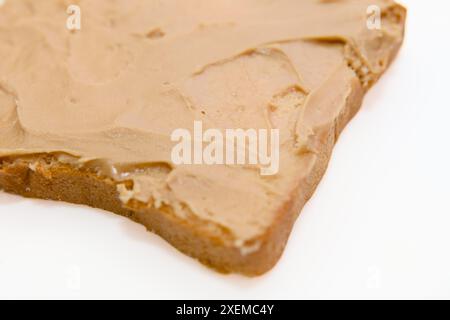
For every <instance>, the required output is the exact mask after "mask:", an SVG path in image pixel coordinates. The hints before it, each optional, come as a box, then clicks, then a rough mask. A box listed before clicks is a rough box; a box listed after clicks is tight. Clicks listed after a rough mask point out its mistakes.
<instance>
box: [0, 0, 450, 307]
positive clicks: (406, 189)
mask: <svg viewBox="0 0 450 320" xmlns="http://www.w3.org/2000/svg"><path fill="white" fill-rule="evenodd" d="M403 3H404V4H406V5H407V7H408V9H409V16H408V26H407V35H406V41H405V44H404V47H403V49H402V51H401V52H400V54H399V56H398V58H397V60H396V61H395V63H394V64H393V65H392V67H391V69H390V70H389V71H388V72H387V74H386V75H385V76H384V77H383V78H382V79H381V81H380V82H379V83H378V84H377V85H376V86H375V87H374V88H373V89H372V90H371V91H370V92H369V94H368V95H367V97H366V99H365V103H364V105H363V108H362V110H361V112H360V113H359V114H358V115H357V116H356V118H355V119H354V120H353V121H352V122H351V123H350V124H349V126H348V127H347V128H346V130H345V131H344V133H343V135H342V137H341V139H340V140H339V142H338V144H337V146H336V148H335V151H334V154H333V157H332V159H331V163H330V167H329V170H328V172H327V174H326V176H325V178H324V179H323V181H322V182H321V184H320V186H319V188H318V189H317V192H316V193H315V195H314V197H313V198H312V199H311V201H310V202H309V203H308V204H307V205H306V207H305V208H304V210H303V213H302V214H301V216H300V218H299V219H298V221H297V223H296V225H295V227H294V229H293V232H292V235H291V237H290V240H289V243H288V245H287V248H286V251H285V253H284V255H283V257H282V259H281V261H280V262H279V263H278V265H277V266H276V267H275V269H274V270H273V271H271V272H270V273H268V274H266V275H265V276H263V277H259V278H253V279H248V278H245V277H241V276H236V275H231V276H230V275H229V276H224V275H220V274H217V273H215V272H213V271H210V270H209V269H207V268H205V267H203V266H202V265H200V264H199V263H197V262H196V261H195V260H193V259H191V258H188V257H186V256H184V255H183V254H180V253H178V251H176V250H175V249H174V248H172V247H171V246H170V245H168V244H166V243H165V242H164V241H163V240H161V239H160V238H158V237H157V236H155V235H153V234H151V233H148V232H146V231H145V230H144V227H142V226H140V225H137V224H134V223H132V222H130V221H128V220H127V219H125V218H121V217H118V216H115V215H112V214H110V213H107V212H104V211H101V210H94V209H91V208H87V207H82V206H74V205H68V204H61V203H54V202H45V201H38V200H26V199H23V198H20V197H17V196H12V195H7V194H4V193H1V192H0V298H161V299H164V298H174V299H175V298H178V299H197V298H203V299H205V298H206V299H214V298H220V299H227V298H231V299H247V298H248V299H260V298H268V299H271V298H274V299H277V298H287V299H290V298H450V188H449V182H450V170H449V165H450V151H449V148H450V143H449V138H450V103H449V99H450V95H449V93H450V88H449V83H450V82H449V80H448V77H449V73H450V68H449V59H450V46H449V43H448V39H449V38H450V37H449V34H448V32H449V31H450V20H449V19H450V16H449V12H450V5H449V1H444V0H434V1H431V0H427V1H423V0H410V1H407V0H404V1H403Z"/></svg>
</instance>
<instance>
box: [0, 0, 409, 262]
mask: <svg viewBox="0 0 450 320" xmlns="http://www.w3.org/2000/svg"><path fill="white" fill-rule="evenodd" d="M72 3H75V4H77V5H79V6H80V8H81V13H82V25H81V30H77V31H70V30H68V29H66V20H67V18H68V14H67V13H66V9H67V7H68V6H69V5H70V4H72ZM369 5H378V6H379V7H380V8H381V11H382V13H383V14H382V28H381V29H380V30H369V29H368V27H367V23H366V22H367V8H368V6H369ZM402 13H403V11H402V8H401V7H399V6H398V5H396V4H395V3H394V2H393V1H390V0H386V1H383V0H341V1H339V0H335V1H331V0H329V1H325V0H322V1H319V0H232V1H230V0H214V1H211V0H189V1H187V0H165V1H156V0H155V1H144V0H114V1H113V0H95V1H86V0H85V1H83V0H78V1H75V0H73V1H63V0H46V1H33V0H7V1H6V3H5V4H4V5H3V6H1V7H0V137H1V138H0V156H1V157H12V158H14V157H17V156H24V155H31V154H39V153H52V154H55V156H57V157H58V160H59V161H61V162H68V163H71V164H73V165H74V166H78V167H83V168H84V167H85V168H89V169H92V170H96V171H97V172H98V173H99V174H102V175H106V176H110V177H112V178H114V179H115V180H117V181H132V182H133V183H132V187H130V186H129V184H128V185H127V186H126V185H125V183H123V184H121V183H119V184H118V187H117V188H118V191H119V193H120V199H121V200H122V201H123V202H124V203H125V204H126V203H127V202H128V201H129V200H131V199H135V200H139V201H141V202H144V203H148V204H149V206H154V207H156V208H159V207H161V206H168V207H170V208H172V209H173V211H174V212H175V213H176V214H177V215H179V216H181V217H185V218H186V219H189V218H190V217H191V216H192V215H195V216H196V218H198V219H200V220H202V221H205V222H207V223H212V224H214V225H218V226H220V227H221V228H224V229H225V230H227V231H228V232H229V233H230V234H231V235H232V237H233V238H234V239H235V244H236V246H241V247H243V251H242V252H243V253H244V254H247V253H249V252H251V251H252V250H257V243H256V244H255V243H253V244H252V245H248V246H245V244H246V243H247V242H249V241H250V240H253V239H255V238H257V237H258V235H260V234H261V233H262V232H264V231H265V230H266V229H267V228H268V227H269V226H270V225H271V223H272V221H273V219H274V215H275V213H276V212H277V211H278V210H279V209H280V208H282V207H283V204H284V203H285V202H286V201H287V200H288V197H289V195H290V194H291V191H292V190H294V189H295V188H296V187H297V185H298V182H299V181H301V180H302V179H303V178H304V177H306V176H307V175H308V173H309V170H310V169H311V168H312V166H313V164H314V161H315V160H316V153H315V150H316V149H317V148H319V145H320V143H321V140H320V135H319V134H318V133H320V131H321V129H323V128H327V127H329V126H332V125H333V122H334V121H335V119H336V117H337V115H338V114H339V112H340V110H341V108H342V107H343V106H344V105H345V102H346V99H348V97H349V95H351V94H352V91H353V90H354V89H355V88H356V87H360V88H363V89H367V88H368V87H369V86H370V85H371V84H372V83H373V82H374V81H375V80H376V79H377V77H378V76H379V75H380V74H381V73H382V72H383V71H384V69H385V68H386V67H387V63H388V61H389V58H390V57H389V54H390V53H391V51H392V50H391V49H392V47H394V46H398V44H399V42H401V40H402V26H400V24H399V23H398V22H399V20H400V17H401V14H402ZM195 120H198V121H200V120H201V121H202V122H203V126H204V127H205V129H206V128H220V129H232V128H242V129H248V128H253V129H259V128H261V129H270V128H279V129H280V130H281V140H280V143H281V150H280V171H279V173H278V174H277V175H275V176H268V177H264V176H261V175H260V174H259V170H258V168H254V167H247V166H227V165H214V166H208V165H184V166H175V165H174V164H173V163H172V162H171V158H170V155H171V149H172V147H173V146H174V142H172V141H171V140H170V134H171V133H172V131H173V130H175V129H177V128H187V129H190V130H192V129H193V123H194V121H195ZM39 165H42V164H40V163H37V164H36V165H35V166H39ZM35 166H33V168H31V169H36V167H35Z"/></svg>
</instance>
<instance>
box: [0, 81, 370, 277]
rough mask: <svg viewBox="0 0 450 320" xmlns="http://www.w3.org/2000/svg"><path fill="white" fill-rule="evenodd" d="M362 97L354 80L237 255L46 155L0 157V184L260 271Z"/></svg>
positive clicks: (275, 255) (232, 267) (273, 257)
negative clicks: (313, 156) (264, 224)
mask: <svg viewBox="0 0 450 320" xmlns="http://www.w3.org/2000/svg"><path fill="white" fill-rule="evenodd" d="M362 97H363V89H362V88H361V86H360V85H359V82H357V81H355V82H354V84H353V90H352V94H351V95H350V96H349V97H348V99H347V103H346V106H345V108H343V109H342V112H341V114H340V115H339V117H338V118H337V119H336V120H335V122H334V125H332V126H331V127H328V128H326V129H323V130H320V131H319V132H318V133H317V134H318V135H319V136H320V139H321V145H322V146H323V148H322V149H321V150H319V153H318V158H317V161H316V162H315V165H314V168H313V170H312V171H311V175H309V176H308V177H307V179H305V180H304V181H301V182H300V183H299V184H298V186H297V187H296V188H295V189H294V190H292V193H291V195H290V196H289V199H290V200H289V201H287V202H286V203H285V204H284V206H283V207H282V208H279V210H278V212H277V214H276V218H275V221H274V222H273V223H272V225H271V227H270V228H269V229H268V230H267V231H266V232H265V233H264V234H263V235H261V236H260V237H258V239H254V240H255V241H259V242H260V243H261V246H260V249H259V250H258V251H256V252H253V253H251V254H247V255H243V254H242V252H241V250H240V249H239V248H237V247H236V246H234V245H232V244H231V243H230V242H229V241H226V239H224V236H223V234H218V233H217V232H213V231H212V230H209V229H208V228H205V227H204V226H202V224H201V223H199V221H193V220H191V219H182V218H180V217H178V216H177V215H175V214H174V213H173V212H171V210H170V208H164V207H163V208H161V209H158V210H156V209H154V208H152V207H148V206H147V205H146V204H144V203H142V202H139V201H136V200H131V201H130V202H129V203H128V204H127V205H126V206H125V205H124V204H123V203H122V201H121V200H120V199H119V193H118V191H117V184H119V183H123V182H117V181H113V180H112V179H111V178H108V177H102V176H99V175H97V174H96V173H94V172H91V171H88V170H83V169H80V168H76V167H74V166H72V165H70V164H64V163H61V162H58V161H56V160H55V158H54V156H52V155H50V154H41V155H34V156H27V157H18V158H3V159H1V162H0V188H2V189H4V190H5V191H6V192H9V193H14V194H18V195H21V196H24V197H28V198H40V199H49V200H56V201H65V202H70V203H75V204H84V205H88V206H91V207H95V208H100V209H104V210H107V211H111V212H114V213H116V214H119V215H121V216H124V217H127V218H130V219H131V220H133V221H135V222H138V223H140V224H143V225H144V226H145V227H146V228H147V229H148V230H149V231H153V232H155V233H156V234H158V235H159V236H161V237H162V238H164V239H165V240H166V241H168V242H169V243H170V244H172V245H173V246H174V247H175V248H177V249H178V250H180V251H181V252H183V253H185V254H187V255H189V256H191V257H194V258H196V259H198V260H199V261H200V262H201V263H203V264H205V265H207V266H209V267H211V268H214V269H215V270H217V271H219V272H222V273H230V272H234V273H241V274H244V275H247V276H257V275H261V274H263V273H265V272H267V271H268V270H270V269H271V268H272V267H273V266H274V265H275V264H276V262H277V261H278V260H279V258H280V256H281V254H282V252H283V250H284V247H285V245H286V242H287V239H288V237H289V234H290V232H291V230H292V227H293V224H294V222H295V220H296V218H297V217H298V214H299V212H300V210H301V208H302V207H303V206H304V204H305V203H306V201H307V200H308V199H309V198H310V197H311V196H312V194H313V192H314V190H315V189H316V187H317V185H318V183H319V181H320V180H321V178H322V176H323V174H324V173H325V170H326V167H327V165H328V161H329V159H330V155H331V151H332V148H333V146H334V144H335V142H336V139H337V137H338V135H339V134H340V132H341V131H342V129H343V128H344V127H345V125H346V124H347V123H348V121H349V120H350V119H351V118H352V117H353V115H354V114H355V113H356V112H357V110H358V109H359V107H360V106H361V101H362ZM36 163H37V164H38V165H36Z"/></svg>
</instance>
